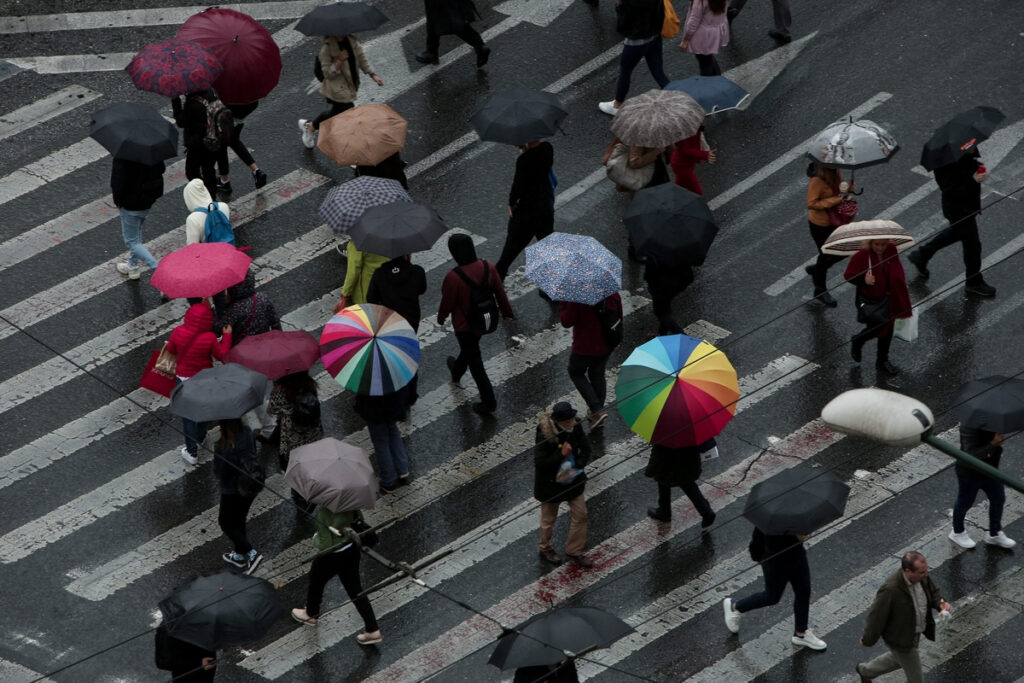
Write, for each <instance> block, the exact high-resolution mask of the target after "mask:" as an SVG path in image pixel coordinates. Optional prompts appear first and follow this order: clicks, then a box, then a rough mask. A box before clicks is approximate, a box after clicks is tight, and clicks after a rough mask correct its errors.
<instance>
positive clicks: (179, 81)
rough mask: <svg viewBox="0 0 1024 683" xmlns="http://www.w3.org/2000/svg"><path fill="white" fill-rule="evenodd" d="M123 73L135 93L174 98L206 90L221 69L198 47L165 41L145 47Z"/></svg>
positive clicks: (180, 42)
mask: <svg viewBox="0 0 1024 683" xmlns="http://www.w3.org/2000/svg"><path fill="white" fill-rule="evenodd" d="M124 70H125V71H127V72H128V77H129V78H131V79H132V83H134V84H135V87H136V88H138V89H139V90H145V91H147V92H155V93H157V94H158V95H165V96H167V97H177V96H178V95H184V94H186V93H190V92H199V91H202V90H206V89H207V88H209V87H210V86H211V85H213V82H214V81H215V80H217V78H218V77H219V76H220V75H221V73H222V72H223V71H224V67H223V65H222V64H221V63H220V60H219V59H217V57H216V56H215V55H214V54H213V53H212V52H210V51H209V50H207V49H206V48H205V47H203V46H202V45H200V44H199V43H194V42H192V41H191V40H183V39H181V38H168V39H167V40H160V41H157V42H155V43H150V44H149V45H146V46H145V47H144V48H142V49H141V50H140V51H139V53H138V54H137V55H135V56H134V57H132V61H130V62H128V66H126V67H125V68H124Z"/></svg>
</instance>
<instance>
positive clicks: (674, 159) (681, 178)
mask: <svg viewBox="0 0 1024 683" xmlns="http://www.w3.org/2000/svg"><path fill="white" fill-rule="evenodd" d="M702 161H706V162H708V163H709V164H713V163H715V162H716V161H718V156H717V154H716V153H715V150H713V149H710V148H708V146H707V141H706V140H705V138H704V124H701V126H700V130H698V131H697V134H696V135H691V136H690V137H688V138H684V139H683V140H680V141H679V142H677V143H676V144H675V146H674V147H673V148H672V156H671V158H670V159H669V165H670V166H671V167H672V173H673V175H675V183H676V185H678V186H679V187H685V188H686V189H687V190H689V191H690V192H693V193H694V194H697V195H701V196H703V195H704V188H702V187H701V186H700V181H699V180H698V179H697V172H696V166H697V164H699V163H700V162H702Z"/></svg>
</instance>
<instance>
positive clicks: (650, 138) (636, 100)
mask: <svg viewBox="0 0 1024 683" xmlns="http://www.w3.org/2000/svg"><path fill="white" fill-rule="evenodd" d="M703 122H704V108H703V107H702V106H700V104H699V103H698V102H697V100H695V99H693V98H692V97H690V96H689V95H687V94H686V93H685V92H680V91H674V90H649V91H647V92H645V93H644V94H643V95H637V96H636V97H630V98H629V99H628V100H626V101H625V102H623V103H622V106H621V107H619V111H618V113H617V114H615V117H614V118H613V119H612V132H613V133H615V137H617V138H618V139H619V140H621V141H622V142H623V143H625V144H627V145H639V146H641V147H667V146H668V145H672V144H675V143H676V142H679V141H680V140H683V139H685V138H689V137H692V136H694V135H696V134H697V131H698V130H700V126H701V124H702V123H703Z"/></svg>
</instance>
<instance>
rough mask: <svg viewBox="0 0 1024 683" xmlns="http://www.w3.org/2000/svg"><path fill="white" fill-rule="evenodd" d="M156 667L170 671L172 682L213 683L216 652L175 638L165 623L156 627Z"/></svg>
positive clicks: (215, 669) (215, 670)
mask: <svg viewBox="0 0 1024 683" xmlns="http://www.w3.org/2000/svg"><path fill="white" fill-rule="evenodd" d="M154 658H155V660H156V668H158V669H161V670H162V671H170V672H171V680H172V681H173V682H174V683H213V680H214V677H216V675H217V653H216V652H214V651H213V650H207V649H206V648H204V647H200V646H198V645H193V644H192V643H190V642H188V641H185V640H181V639H179V638H175V637H174V636H172V635H171V634H170V633H168V632H167V625H166V624H163V623H161V624H160V625H159V626H157V627H156V652H155V657H154Z"/></svg>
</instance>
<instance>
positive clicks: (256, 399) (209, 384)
mask: <svg viewBox="0 0 1024 683" xmlns="http://www.w3.org/2000/svg"><path fill="white" fill-rule="evenodd" d="M266 393H267V376H266V375H264V374H262V373H259V372H256V371H255V370H250V369H249V368H247V367H245V366H243V365H239V364H238V363H227V364H226V365H218V366H217V367H214V368H206V369H205V370H200V371H199V372H197V373H196V374H194V375H192V377H190V378H189V379H188V381H186V382H182V383H181V384H179V385H178V386H176V387H174V391H172V392H171V405H170V408H169V410H170V411H171V413H172V414H174V415H177V416H178V417H184V418H186V419H189V420H192V421H193V422H212V421H214V420H232V419H235V418H238V417H242V416H243V415H245V414H246V413H247V412H249V411H250V410H252V409H253V408H255V407H256V406H258V405H259V404H261V403H263V398H264V397H265V396H266Z"/></svg>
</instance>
